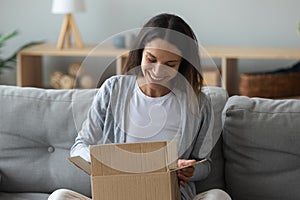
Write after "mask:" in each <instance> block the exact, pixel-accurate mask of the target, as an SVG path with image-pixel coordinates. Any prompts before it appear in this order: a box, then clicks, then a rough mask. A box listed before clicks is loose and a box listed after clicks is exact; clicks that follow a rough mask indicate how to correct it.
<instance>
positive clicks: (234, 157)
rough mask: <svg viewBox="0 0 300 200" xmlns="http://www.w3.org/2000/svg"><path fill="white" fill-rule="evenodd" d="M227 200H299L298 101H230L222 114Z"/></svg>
mask: <svg viewBox="0 0 300 200" xmlns="http://www.w3.org/2000/svg"><path fill="white" fill-rule="evenodd" d="M223 123H224V124H223V142H224V143H223V147H224V158H225V182H226V189H227V192H228V193H229V194H230V195H231V196H232V198H233V199H239V200H243V199H256V200H260V199H261V200H268V199H272V200H274V199H278V200H279V199H289V200H292V199H295V200H296V199H300V190H299V188H300V148H299V146H300V101H299V100H271V99H262V98H248V97H243V96H234V97H231V98H229V100H228V102H227V104H226V105H225V108H224V111H223Z"/></svg>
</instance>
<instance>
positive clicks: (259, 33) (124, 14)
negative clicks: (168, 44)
mask: <svg viewBox="0 0 300 200" xmlns="http://www.w3.org/2000/svg"><path fill="white" fill-rule="evenodd" d="M51 4H52V1H51V0H0V27H1V28H0V33H1V34H7V33H9V32H11V31H13V30H16V29H17V30H19V32H20V34H19V36H17V37H15V38H14V39H12V40H10V41H9V42H7V43H6V45H5V47H4V48H3V49H2V52H1V54H0V55H1V57H2V56H7V55H9V54H11V53H12V52H13V51H14V50H16V49H17V47H19V46H20V45H22V44H24V43H26V42H29V41H36V40H45V41H46V42H53V43H56V41H57V38H58V34H59V31H60V26H61V22H62V20H63V16H62V15H54V14H52V13H51ZM299 8H300V1H299V0H186V1H183V0H163V1H161V0H152V1H146V0H86V12H85V13H79V14H75V20H76V23H77V25H78V27H79V30H80V34H81V37H82V39H83V41H84V42H85V43H99V42H101V41H103V40H104V39H106V38H107V37H109V36H111V35H113V34H116V33H118V32H121V31H125V30H128V29H132V28H137V27H140V26H142V25H143V23H144V22H145V21H146V20H147V19H149V18H150V17H151V16H153V15H154V14H157V13H160V12H169V13H176V14H179V15H180V16H182V17H183V18H184V19H185V20H186V21H187V22H188V23H189V24H190V25H191V26H192V27H193V29H194V31H195V33H196V35H197V36H198V39H199V41H200V42H201V43H202V44H203V45H205V46H268V47H298V46H300V36H298V34H297V23H298V20H300V11H299ZM216 62H218V61H216ZM293 62H294V61H268V60H267V61H265V60H259V61H254V60H246V61H243V62H240V71H241V72H244V71H261V70H269V69H273V68H278V67H281V66H285V65H288V64H291V63H293ZM6 73H10V75H9V76H8V78H7V76H6V78H7V80H6V81H7V83H12V84H13V83H14V82H15V78H14V76H15V72H14V71H9V72H6ZM0 78H2V82H3V76H0Z"/></svg>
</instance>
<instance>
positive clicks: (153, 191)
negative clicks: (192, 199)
mask: <svg viewBox="0 0 300 200" xmlns="http://www.w3.org/2000/svg"><path fill="white" fill-rule="evenodd" d="M92 182H93V186H92V193H93V200H154V199H155V200H180V199H181V196H180V191H179V187H178V182H177V176H176V173H172V174H171V173H170V172H157V173H148V174H130V175H128V174H127V175H115V176H93V177H92ZM174 184H177V185H174Z"/></svg>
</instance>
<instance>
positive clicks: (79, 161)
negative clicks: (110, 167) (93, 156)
mask: <svg viewBox="0 0 300 200" xmlns="http://www.w3.org/2000/svg"><path fill="white" fill-rule="evenodd" d="M67 160H68V161H70V162H71V163H73V164H74V165H75V166H76V167H78V168H80V169H81V170H83V171H84V172H85V173H87V174H88V175H91V164H90V163H89V162H87V161H86V160H84V159H83V158H82V157H80V156H74V157H69V158H67Z"/></svg>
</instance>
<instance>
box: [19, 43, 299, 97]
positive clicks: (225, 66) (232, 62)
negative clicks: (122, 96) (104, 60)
mask: <svg viewBox="0 0 300 200" xmlns="http://www.w3.org/2000/svg"><path fill="white" fill-rule="evenodd" d="M95 47H96V46H95V45H84V48H82V49H78V48H69V49H63V50H60V49H57V48H56V45H55V44H41V45H36V46H32V47H29V48H26V49H24V50H22V51H20V52H19V53H18V58H17V85H18V86H23V87H24V86H32V87H43V86H42V58H43V56H65V57H72V56H82V57H86V56H88V55H89V56H98V57H115V58H116V61H117V68H116V69H117V71H116V74H120V73H121V68H122V66H123V62H124V60H125V59H126V56H127V54H128V49H117V48H114V47H112V46H101V47H97V48H95ZM205 51H206V52H207V54H208V55H209V56H210V57H211V58H218V59H221V71H222V80H221V83H222V87H223V88H225V89H226V90H227V91H228V94H229V95H230V96H231V95H234V94H238V88H239V85H238V83H239V76H238V62H237V61H238V60H239V59H270V60H274V59H300V48H263V47H259V48H254V47H251V48H250V47H249V48H248V47H205Z"/></svg>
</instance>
